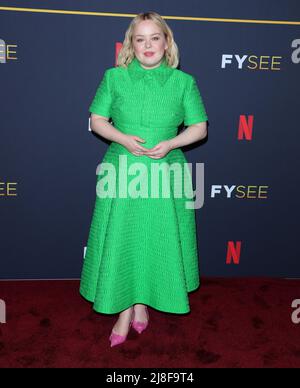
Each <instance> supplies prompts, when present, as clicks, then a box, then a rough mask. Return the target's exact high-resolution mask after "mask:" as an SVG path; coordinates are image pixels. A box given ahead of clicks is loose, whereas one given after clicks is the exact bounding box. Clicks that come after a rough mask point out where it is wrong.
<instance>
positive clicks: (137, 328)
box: [132, 306, 149, 334]
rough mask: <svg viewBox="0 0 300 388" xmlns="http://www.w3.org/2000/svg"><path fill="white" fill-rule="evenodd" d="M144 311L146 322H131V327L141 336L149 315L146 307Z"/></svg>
mask: <svg viewBox="0 0 300 388" xmlns="http://www.w3.org/2000/svg"><path fill="white" fill-rule="evenodd" d="M145 310H146V313H147V317H148V320H147V321H146V322H140V321H135V320H134V319H133V320H132V327H133V328H134V330H135V331H137V332H138V333H139V334H141V333H142V332H143V331H144V330H145V329H146V327H147V326H148V323H149V313H148V309H147V306H146V309H145Z"/></svg>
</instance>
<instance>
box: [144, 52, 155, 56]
mask: <svg viewBox="0 0 300 388" xmlns="http://www.w3.org/2000/svg"><path fill="white" fill-rule="evenodd" d="M144 55H145V56H146V57H152V55H154V53H150V52H149V53H144Z"/></svg>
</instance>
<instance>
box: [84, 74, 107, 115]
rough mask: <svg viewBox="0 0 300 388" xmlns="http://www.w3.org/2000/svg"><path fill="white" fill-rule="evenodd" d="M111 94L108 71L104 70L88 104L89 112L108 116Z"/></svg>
mask: <svg viewBox="0 0 300 388" xmlns="http://www.w3.org/2000/svg"><path fill="white" fill-rule="evenodd" d="M111 102H112V95H111V89H110V83H109V71H108V70H105V72H104V75H103V78H102V80H101V82H100V84H99V85H98V88H97V91H96V94H95V97H94V99H93V101H92V103H91V105H90V106H89V112H91V113H96V114H98V115H100V116H104V117H108V118H109V117H110V115H111V112H110V111H111V109H110V108H111Z"/></svg>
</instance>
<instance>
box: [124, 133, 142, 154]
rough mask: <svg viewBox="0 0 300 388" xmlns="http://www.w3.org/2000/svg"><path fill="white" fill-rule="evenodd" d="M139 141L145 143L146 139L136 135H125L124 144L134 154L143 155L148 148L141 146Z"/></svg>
mask: <svg viewBox="0 0 300 388" xmlns="http://www.w3.org/2000/svg"><path fill="white" fill-rule="evenodd" d="M138 142H142V143H145V140H144V139H142V138H141V137H139V136H136V135H125V138H124V141H123V142H122V145H123V146H124V147H125V148H127V150H128V151H129V152H131V153H132V154H133V155H136V156H141V155H144V152H147V151H148V148H145V147H143V146H141V145H140V144H139V143H138Z"/></svg>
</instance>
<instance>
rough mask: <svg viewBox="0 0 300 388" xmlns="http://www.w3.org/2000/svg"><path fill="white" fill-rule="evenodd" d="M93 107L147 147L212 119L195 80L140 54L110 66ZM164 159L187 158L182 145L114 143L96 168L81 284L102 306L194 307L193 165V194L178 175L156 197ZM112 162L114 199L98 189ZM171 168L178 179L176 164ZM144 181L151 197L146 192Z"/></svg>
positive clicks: (111, 309) (179, 162)
mask: <svg viewBox="0 0 300 388" xmlns="http://www.w3.org/2000/svg"><path fill="white" fill-rule="evenodd" d="M89 111H90V112H93V113H96V114H98V115H101V116H105V117H107V118H111V120H112V125H113V126H114V127H115V128H117V129H118V130H120V131H122V132H123V133H126V134H131V135H137V136H139V137H141V138H143V139H144V140H146V142H145V143H139V144H141V145H142V146H143V147H146V148H152V147H153V146H155V145H156V144H158V143H159V142H161V141H163V140H167V139H171V138H173V137H175V136H176V135H177V133H178V126H179V125H180V124H181V123H182V122H184V125H185V126H189V125H192V124H196V123H200V122H202V121H206V120H207V114H206V111H205V107H204V104H203V101H202V98H201V95H200V92H199V89H198V86H197V83H196V81H195V78H194V77H193V76H192V75H191V74H188V73H185V72H183V71H181V70H179V69H174V68H171V67H169V66H168V64H167V62H166V60H165V58H164V59H163V61H162V62H161V64H160V65H159V66H158V67H156V68H153V69H144V68H143V67H142V66H141V64H140V62H139V61H138V59H137V58H136V57H134V59H133V60H132V61H131V63H130V64H129V65H128V67H127V68H125V67H119V66H118V67H112V68H108V69H107V70H106V71H105V72H104V75H103V78H102V80H101V82H100V84H99V86H98V88H97V91H96V94H95V97H94V99H93V101H92V103H91V105H90V107H89ZM137 162H138V166H139V169H136V168H135V165H136V163H137ZM162 162H167V163H164V165H166V164H167V165H172V166H173V165H174V166H179V167H183V165H184V164H186V163H187V160H186V158H185V156H184V153H183V152H182V150H181V149H180V148H176V149H173V150H171V151H170V152H169V153H168V154H167V155H165V157H163V158H160V159H153V158H150V157H148V156H146V155H139V156H136V155H133V154H132V153H131V152H129V151H128V150H127V149H126V148H125V147H124V146H122V145H120V144H119V143H116V142H111V143H110V145H109V147H108V149H107V151H106V153H105V154H104V156H103V160H102V162H101V163H100V164H99V166H98V168H97V177H96V193H97V194H96V199H95V205H94V211H93V216H92V220H91V226H90V232H89V236H88V241H87V247H86V253H85V258H84V262H83V268H82V274H81V282H80V294H81V295H82V296H83V297H84V298H85V299H87V300H88V301H90V302H92V303H93V309H94V310H95V311H96V312H99V313H106V314H115V313H119V312H121V311H123V310H125V309H127V308H128V307H130V306H132V305H133V304H136V303H142V304H145V305H148V306H150V307H152V308H154V309H157V310H159V311H164V312H169V313H177V314H183V313H188V312H189V311H190V307H189V299H188V293H189V292H191V291H194V290H196V289H197V288H198V287H199V285H200V279H199V265H198V264H199V263H198V253H197V234H196V222H195V208H193V207H192V208H187V207H186V202H191V201H192V200H195V198H192V199H191V197H190V195H191V193H192V189H193V188H192V180H191V175H189V173H190V170H188V169H185V170H184V169H182V171H185V173H186V174H185V177H188V179H187V184H186V187H187V188H188V190H186V192H187V195H186V196H184V195H181V196H178V197H177V196H176V195H174V192H175V189H176V185H177V184H178V183H180V182H182V179H183V178H182V179H181V178H177V179H173V180H172V179H170V181H169V182H171V183H170V186H169V189H170V191H169V193H170V195H166V196H165V197H164V196H163V195H162V189H161V188H160V189H159V195H156V197H155V195H153V194H152V193H153V191H152V189H151V177H154V174H153V172H152V170H151V166H154V165H155V164H157V163H159V164H161V163H162ZM105 163H107V165H109V166H110V167H111V166H112V167H114V171H115V179H116V186H115V191H114V193H115V196H113V195H111V193H112V191H110V195H108V196H107V197H104V196H103V195H98V193H100V191H101V190H100V188H102V189H104V186H105V184H104V183H103V178H104V176H105V172H106V174H107V175H106V176H108V174H109V172H111V170H110V169H109V168H106V166H107V165H106V164H105ZM174 163H175V164H174ZM156 167H157V166H156ZM130 168H131V170H130ZM136 171H140V174H138V173H136ZM165 171H166V170H165ZM169 171H170V174H171V175H170V176H171V177H173V178H174V176H175V173H174V175H173V173H172V171H173V170H172V169H170V170H169ZM138 175H139V183H138V184H137V185H133V186H131V189H132V187H134V188H135V190H131V191H130V195H127V196H122V195H120V193H121V191H120V189H119V187H120V186H119V184H120V185H123V186H122V187H123V188H124V182H125V181H126V179H127V183H126V184H127V186H126V184H125V186H126V188H128V190H129V186H130V183H131V184H133V183H134V182H137V180H138ZM162 175H163V174H161V176H162ZM111 176H113V175H110V177H111ZM178 176H180V175H177V177H178ZM182 176H183V175H182ZM125 177H126V179H125ZM156 177H157V175H156ZM134 180H135V181H134ZM156 182H157V181H156ZM160 182H161V181H160ZM145 183H149V184H148V186H147V185H144V184H145ZM101 185H102V186H101ZM141 187H142V188H143V189H144V191H143V193H144V195H140V196H139V195H138V194H137V193H138V192H139V190H140V189H141ZM161 187H162V185H161ZM178 187H179V186H178ZM108 191H109V190H108ZM133 193H135V194H136V195H133ZM145 193H146V194H147V195H145ZM151 194H152V195H151Z"/></svg>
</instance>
